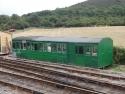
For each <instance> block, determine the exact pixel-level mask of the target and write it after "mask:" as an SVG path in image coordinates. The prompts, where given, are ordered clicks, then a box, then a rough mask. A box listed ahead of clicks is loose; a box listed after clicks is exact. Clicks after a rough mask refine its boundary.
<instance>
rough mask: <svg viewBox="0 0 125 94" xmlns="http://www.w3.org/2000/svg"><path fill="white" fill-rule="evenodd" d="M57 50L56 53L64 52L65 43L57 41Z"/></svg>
mask: <svg viewBox="0 0 125 94" xmlns="http://www.w3.org/2000/svg"><path fill="white" fill-rule="evenodd" d="M57 52H58V53H65V52H66V44H64V43H58V44H57Z"/></svg>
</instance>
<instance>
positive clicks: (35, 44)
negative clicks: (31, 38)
mask: <svg viewBox="0 0 125 94" xmlns="http://www.w3.org/2000/svg"><path fill="white" fill-rule="evenodd" d="M34 50H36V51H37V50H39V46H38V44H37V43H34Z"/></svg>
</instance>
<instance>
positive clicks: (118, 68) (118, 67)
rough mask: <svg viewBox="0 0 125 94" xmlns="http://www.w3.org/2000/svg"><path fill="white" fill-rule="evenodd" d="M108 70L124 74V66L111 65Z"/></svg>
mask: <svg viewBox="0 0 125 94" xmlns="http://www.w3.org/2000/svg"><path fill="white" fill-rule="evenodd" d="M108 70H112V71H114V72H125V65H113V66H112V67H110V68H108Z"/></svg>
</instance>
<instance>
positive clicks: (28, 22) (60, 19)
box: [0, 0, 125, 30]
mask: <svg viewBox="0 0 125 94" xmlns="http://www.w3.org/2000/svg"><path fill="white" fill-rule="evenodd" d="M124 15H125V0H88V1H85V2H82V3H79V4H76V5H73V6H70V7H66V8H58V9H56V10H53V11H49V10H45V11H41V12H34V13H29V14H25V15H22V16H18V15H16V14H13V15H12V16H7V15H0V30H7V29H11V28H15V29H24V28H27V27H82V26H105V25H108V26H121V25H122V26H124V25H125V16H124Z"/></svg>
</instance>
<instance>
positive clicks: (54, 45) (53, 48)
mask: <svg viewBox="0 0 125 94" xmlns="http://www.w3.org/2000/svg"><path fill="white" fill-rule="evenodd" d="M51 47H52V52H57V44H52V45H51Z"/></svg>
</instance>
